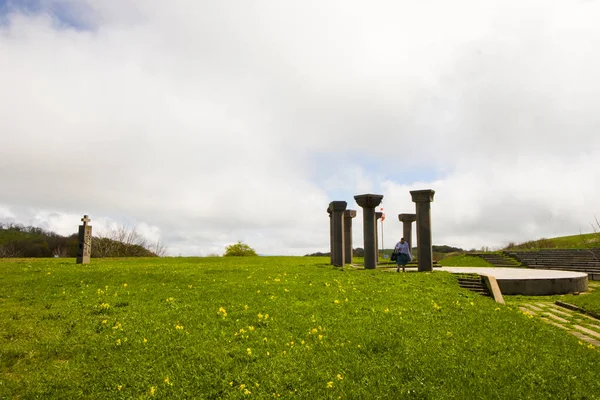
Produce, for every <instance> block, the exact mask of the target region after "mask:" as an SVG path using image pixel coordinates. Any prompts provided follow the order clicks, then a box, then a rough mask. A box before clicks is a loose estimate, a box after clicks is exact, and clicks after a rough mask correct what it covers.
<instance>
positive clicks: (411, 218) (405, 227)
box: [398, 214, 417, 248]
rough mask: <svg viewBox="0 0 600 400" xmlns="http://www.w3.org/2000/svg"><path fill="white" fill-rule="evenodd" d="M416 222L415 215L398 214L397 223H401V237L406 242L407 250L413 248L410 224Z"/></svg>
mask: <svg viewBox="0 0 600 400" xmlns="http://www.w3.org/2000/svg"><path fill="white" fill-rule="evenodd" d="M416 220H417V214H398V221H400V222H402V237H403V238H404V240H406V241H407V242H408V246H409V248H413V247H414V246H413V241H412V223H413V222H415V221H416Z"/></svg>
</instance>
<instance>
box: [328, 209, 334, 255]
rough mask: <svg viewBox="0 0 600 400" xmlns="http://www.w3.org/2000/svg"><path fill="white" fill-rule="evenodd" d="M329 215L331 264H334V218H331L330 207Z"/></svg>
mask: <svg viewBox="0 0 600 400" xmlns="http://www.w3.org/2000/svg"><path fill="white" fill-rule="evenodd" d="M327 214H329V264H333V218H331V210H330V206H327Z"/></svg>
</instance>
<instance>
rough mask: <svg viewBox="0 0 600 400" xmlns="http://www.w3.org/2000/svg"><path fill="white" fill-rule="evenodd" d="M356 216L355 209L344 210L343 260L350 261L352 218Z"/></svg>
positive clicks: (348, 262)
mask: <svg viewBox="0 0 600 400" xmlns="http://www.w3.org/2000/svg"><path fill="white" fill-rule="evenodd" d="M354 217H356V210H346V211H344V262H345V263H346V264H351V263H352V218H354Z"/></svg>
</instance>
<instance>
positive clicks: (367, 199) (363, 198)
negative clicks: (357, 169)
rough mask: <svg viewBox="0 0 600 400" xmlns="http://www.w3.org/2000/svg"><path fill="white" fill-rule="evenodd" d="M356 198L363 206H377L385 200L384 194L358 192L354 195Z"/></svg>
mask: <svg viewBox="0 0 600 400" xmlns="http://www.w3.org/2000/svg"><path fill="white" fill-rule="evenodd" d="M354 200H356V203H358V205H359V206H361V207H363V208H375V207H377V206H378V205H379V204H380V203H381V200H383V195H382V194H357V195H356V196H354Z"/></svg>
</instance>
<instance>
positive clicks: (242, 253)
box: [223, 241, 258, 257]
mask: <svg viewBox="0 0 600 400" xmlns="http://www.w3.org/2000/svg"><path fill="white" fill-rule="evenodd" d="M257 255H258V254H256V251H254V249H253V248H252V247H250V246H248V245H247V244H246V243H242V242H240V241H238V242H237V243H236V244H232V245H230V246H227V247H226V248H225V254H223V256H224V257H249V256H257Z"/></svg>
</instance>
